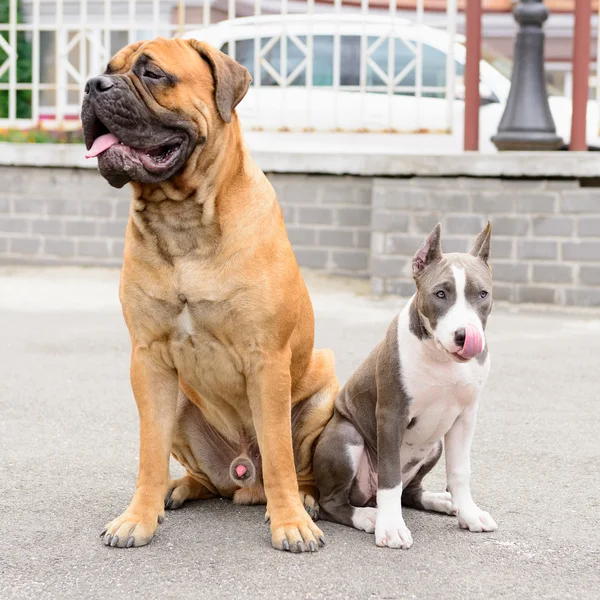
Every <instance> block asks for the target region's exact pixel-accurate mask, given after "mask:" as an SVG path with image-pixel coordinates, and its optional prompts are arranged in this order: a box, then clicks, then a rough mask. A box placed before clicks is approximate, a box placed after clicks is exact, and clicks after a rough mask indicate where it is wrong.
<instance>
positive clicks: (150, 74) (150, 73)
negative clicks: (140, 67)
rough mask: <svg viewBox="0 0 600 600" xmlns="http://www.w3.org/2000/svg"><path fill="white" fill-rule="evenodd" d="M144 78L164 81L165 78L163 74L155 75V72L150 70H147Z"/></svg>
mask: <svg viewBox="0 0 600 600" xmlns="http://www.w3.org/2000/svg"><path fill="white" fill-rule="evenodd" d="M144 77H147V78H148V79H162V78H163V77H164V75H162V74H161V73H155V72H154V71H149V70H148V69H145V70H144Z"/></svg>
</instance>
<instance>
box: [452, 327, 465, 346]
mask: <svg viewBox="0 0 600 600" xmlns="http://www.w3.org/2000/svg"><path fill="white" fill-rule="evenodd" d="M454 343H455V344H456V345H457V346H460V347H461V348H462V347H463V346H464V345H465V328H464V327H461V328H460V329H457V330H456V331H455V332H454Z"/></svg>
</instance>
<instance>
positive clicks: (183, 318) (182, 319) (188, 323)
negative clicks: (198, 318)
mask: <svg viewBox="0 0 600 600" xmlns="http://www.w3.org/2000/svg"><path fill="white" fill-rule="evenodd" d="M177 325H178V327H179V330H180V331H181V332H182V333H186V334H187V335H192V333H194V325H193V324H192V317H191V315H190V310H189V308H188V305H187V304H186V305H185V306H184V307H183V310H182V311H181V312H180V313H179V316H178V317H177Z"/></svg>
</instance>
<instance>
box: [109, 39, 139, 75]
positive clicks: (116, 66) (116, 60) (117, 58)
mask: <svg viewBox="0 0 600 600" xmlns="http://www.w3.org/2000/svg"><path fill="white" fill-rule="evenodd" d="M145 43H146V41H145V40H143V41H141V42H133V44H129V45H128V46H125V48H121V50H119V51H118V52H117V53H116V54H115V55H114V56H113V57H112V58H111V59H110V61H109V63H108V65H107V66H106V72H105V74H106V75H110V74H111V73H115V72H117V71H120V70H121V69H123V68H124V67H125V66H126V65H127V61H128V60H129V57H130V56H131V55H132V54H135V53H136V52H137V51H138V50H139V49H140V48H141V47H142V46H143V45H144V44H145Z"/></svg>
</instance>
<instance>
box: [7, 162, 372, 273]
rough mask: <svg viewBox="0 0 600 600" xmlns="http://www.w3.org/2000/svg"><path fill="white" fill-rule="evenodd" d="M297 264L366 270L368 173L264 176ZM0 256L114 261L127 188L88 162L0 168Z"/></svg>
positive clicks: (30, 260) (118, 256)
mask: <svg viewBox="0 0 600 600" xmlns="http://www.w3.org/2000/svg"><path fill="white" fill-rule="evenodd" d="M270 179H271V182H272V184H273V186H274V187H275V188H276V191H277V193H278V197H279V199H280V204H281V207H282V210H283V214H284V218H285V221H286V226H287V228H288V235H289V237H290V240H291V242H292V245H293V247H294V249H295V251H296V257H297V259H298V262H299V263H300V265H301V266H304V267H312V268H316V269H325V270H327V271H328V272H330V273H336V274H343V275H354V276H360V277H367V276H368V275H369V258H370V247H371V229H370V221H371V208H370V204H371V180H365V179H361V178H360V177H318V176H296V175H294V176H286V175H272V176H270ZM0 181H2V186H0V263H3V264H64V265H67V264H73V265H120V264H121V260H122V256H123V238H124V234H125V227H126V225H127V216H128V214H129V202H130V192H129V190H128V188H124V189H122V190H116V189H114V188H112V187H110V186H109V185H108V183H106V181H104V179H103V178H102V177H100V175H99V174H98V173H97V172H95V171H91V170H88V169H46V168H25V167H19V168H13V167H0Z"/></svg>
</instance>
